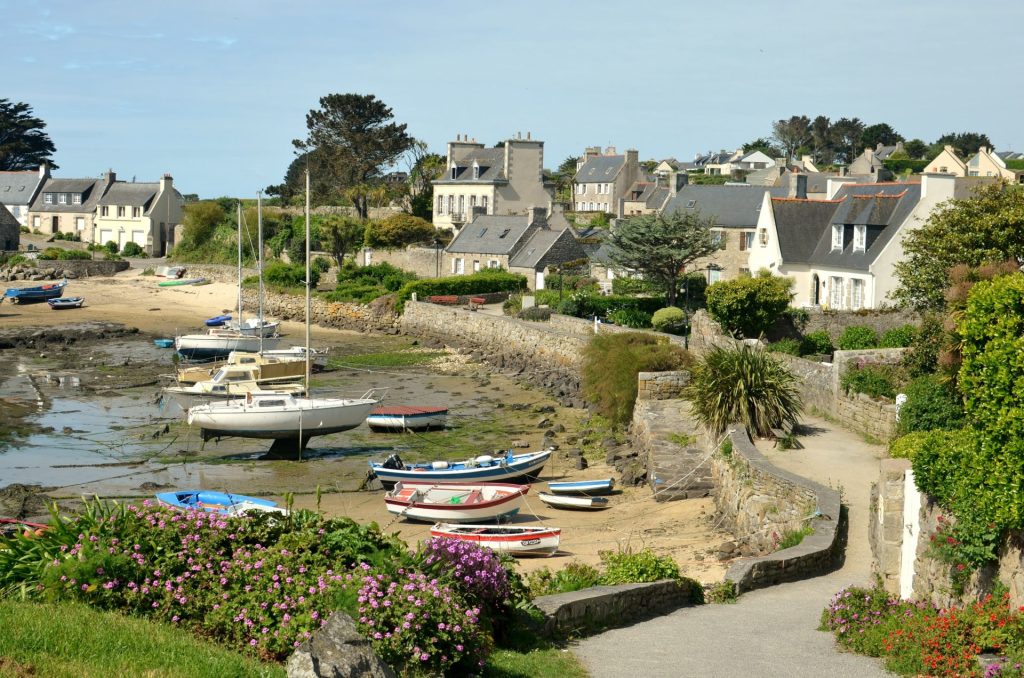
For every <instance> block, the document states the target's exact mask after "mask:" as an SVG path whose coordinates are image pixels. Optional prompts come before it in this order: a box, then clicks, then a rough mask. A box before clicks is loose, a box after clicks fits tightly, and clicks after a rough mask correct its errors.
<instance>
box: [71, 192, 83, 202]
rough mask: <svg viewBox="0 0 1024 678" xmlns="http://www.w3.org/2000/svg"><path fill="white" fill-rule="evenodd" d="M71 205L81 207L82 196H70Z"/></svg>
mask: <svg viewBox="0 0 1024 678" xmlns="http://www.w3.org/2000/svg"><path fill="white" fill-rule="evenodd" d="M71 204H72V205H81V204H82V194H81V193H75V194H73V195H72V196H71Z"/></svg>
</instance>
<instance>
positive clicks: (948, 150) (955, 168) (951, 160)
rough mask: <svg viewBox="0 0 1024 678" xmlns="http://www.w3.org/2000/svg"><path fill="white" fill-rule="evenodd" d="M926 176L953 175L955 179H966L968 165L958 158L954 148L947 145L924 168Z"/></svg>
mask: <svg viewBox="0 0 1024 678" xmlns="http://www.w3.org/2000/svg"><path fill="white" fill-rule="evenodd" d="M924 174H952V175H953V176H955V177H966V176H967V163H965V162H964V161H963V160H961V159H960V157H959V156H957V154H956V151H955V150H953V147H952V146H949V145H946V146H945V147H944V148H943V149H942V151H941V152H940V153H939V154H938V155H937V156H935V157H934V158H932V161H931V162H929V163H928V166H927V167H925V168H924Z"/></svg>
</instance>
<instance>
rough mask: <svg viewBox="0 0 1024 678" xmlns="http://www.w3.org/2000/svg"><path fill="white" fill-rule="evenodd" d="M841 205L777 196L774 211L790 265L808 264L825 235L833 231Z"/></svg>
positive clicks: (784, 253) (781, 246)
mask: <svg viewBox="0 0 1024 678" xmlns="http://www.w3.org/2000/svg"><path fill="white" fill-rule="evenodd" d="M838 206H839V202H838V201H835V200H796V199H791V198H773V199H772V211H773V213H774V215H775V228H776V231H777V233H778V238H779V249H780V250H781V251H782V259H783V261H785V262H786V263H787V264H802V263H807V262H808V261H809V260H810V258H811V255H812V254H813V253H814V250H815V248H816V247H817V246H818V243H819V242H820V241H821V238H822V234H824V233H826V232H830V231H829V225H830V224H831V222H832V215H833V214H834V213H835V211H836V208H837V207H838ZM829 242H830V243H831V241H829Z"/></svg>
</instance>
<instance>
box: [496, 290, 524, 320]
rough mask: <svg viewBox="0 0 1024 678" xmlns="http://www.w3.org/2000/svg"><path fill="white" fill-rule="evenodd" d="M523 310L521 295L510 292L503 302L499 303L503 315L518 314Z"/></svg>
mask: <svg viewBox="0 0 1024 678" xmlns="http://www.w3.org/2000/svg"><path fill="white" fill-rule="evenodd" d="M522 310H523V295H521V294H512V295H510V296H509V298H508V299H506V300H505V303H504V304H502V305H501V312H502V313H504V314H505V315H518V314H519V312H520V311H522Z"/></svg>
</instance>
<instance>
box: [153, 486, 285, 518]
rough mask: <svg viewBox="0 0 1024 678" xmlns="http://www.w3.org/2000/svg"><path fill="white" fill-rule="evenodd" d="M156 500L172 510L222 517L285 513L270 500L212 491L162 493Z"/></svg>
mask: <svg viewBox="0 0 1024 678" xmlns="http://www.w3.org/2000/svg"><path fill="white" fill-rule="evenodd" d="M156 499H157V501H159V502H160V503H161V504H163V505H164V506H170V507H171V508H176V509H181V510H185V511H205V512H207V513H217V514H220V515H239V514H242V513H245V512H246V511H264V512H267V511H269V512H274V513H284V509H280V508H277V503H276V502H273V501H270V500H269V499H260V498H259V497H248V496H246V495H244V494H229V493H227V492H213V491H210V490H185V491H182V492H160V493H158V494H157V495H156Z"/></svg>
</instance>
